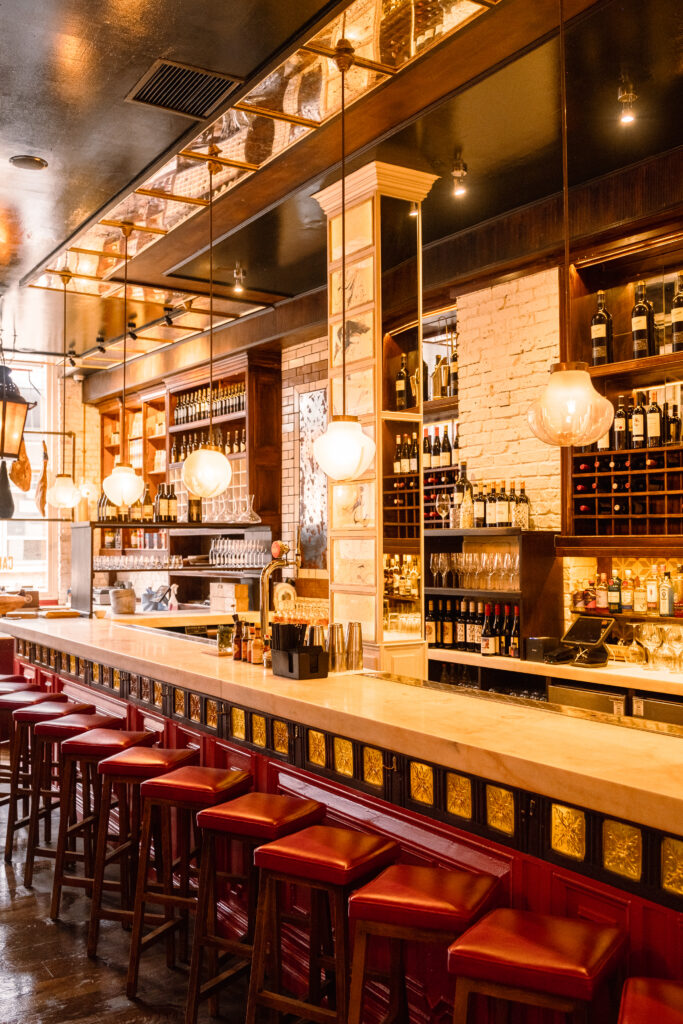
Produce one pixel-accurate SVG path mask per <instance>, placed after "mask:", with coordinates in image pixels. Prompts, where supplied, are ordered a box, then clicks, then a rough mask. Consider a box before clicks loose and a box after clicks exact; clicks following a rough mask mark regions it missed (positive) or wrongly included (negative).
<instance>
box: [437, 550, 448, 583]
mask: <svg viewBox="0 0 683 1024" xmlns="http://www.w3.org/2000/svg"><path fill="white" fill-rule="evenodd" d="M450 571H451V556H450V555H449V554H448V552H447V551H442V552H441V553H440V555H439V572H440V573H441V586H442V587H445V586H446V577H447V576H448V574H449V572H450Z"/></svg>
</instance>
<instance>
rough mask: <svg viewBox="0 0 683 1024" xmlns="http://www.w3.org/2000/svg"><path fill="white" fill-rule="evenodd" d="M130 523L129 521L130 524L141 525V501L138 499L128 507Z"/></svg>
mask: <svg viewBox="0 0 683 1024" xmlns="http://www.w3.org/2000/svg"><path fill="white" fill-rule="evenodd" d="M130 521H131V523H141V522H142V499H141V498H138V500H137V501H134V502H133V504H132V505H131V506H130Z"/></svg>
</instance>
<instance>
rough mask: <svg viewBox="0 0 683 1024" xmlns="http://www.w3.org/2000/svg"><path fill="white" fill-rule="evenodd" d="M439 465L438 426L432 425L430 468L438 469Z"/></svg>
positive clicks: (439, 444) (439, 442)
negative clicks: (432, 438)
mask: <svg viewBox="0 0 683 1024" xmlns="http://www.w3.org/2000/svg"><path fill="white" fill-rule="evenodd" d="M440 465H441V441H440V440H439V428H438V427H434V440H433V441H432V469H438V468H439V467H440Z"/></svg>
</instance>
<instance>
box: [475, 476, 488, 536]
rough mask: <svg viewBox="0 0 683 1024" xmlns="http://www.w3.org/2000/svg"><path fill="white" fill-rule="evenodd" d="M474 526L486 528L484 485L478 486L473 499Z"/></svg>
mask: <svg viewBox="0 0 683 1024" xmlns="http://www.w3.org/2000/svg"><path fill="white" fill-rule="evenodd" d="M474 525H475V526H486V484H479V490H478V491H477V496H476V498H475V499H474Z"/></svg>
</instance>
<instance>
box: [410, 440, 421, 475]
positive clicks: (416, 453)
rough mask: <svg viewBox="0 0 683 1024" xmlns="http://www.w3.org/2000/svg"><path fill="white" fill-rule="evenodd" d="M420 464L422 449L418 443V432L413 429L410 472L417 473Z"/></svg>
mask: <svg viewBox="0 0 683 1024" xmlns="http://www.w3.org/2000/svg"><path fill="white" fill-rule="evenodd" d="M419 465H420V449H419V448H418V444H417V433H416V432H415V431H413V441H412V444H411V446H410V472H411V473H417V471H418V467H419Z"/></svg>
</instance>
